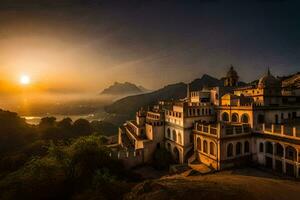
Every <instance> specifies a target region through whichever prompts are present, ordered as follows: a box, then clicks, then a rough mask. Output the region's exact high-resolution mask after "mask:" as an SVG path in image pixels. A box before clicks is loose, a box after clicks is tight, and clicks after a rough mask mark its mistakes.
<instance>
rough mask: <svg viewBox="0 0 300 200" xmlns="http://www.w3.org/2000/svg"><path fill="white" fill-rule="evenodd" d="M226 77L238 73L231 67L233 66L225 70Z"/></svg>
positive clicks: (234, 75) (236, 75) (235, 75)
mask: <svg viewBox="0 0 300 200" xmlns="http://www.w3.org/2000/svg"><path fill="white" fill-rule="evenodd" d="M227 77H238V74H237V72H236V71H235V70H234V69H233V66H231V67H230V69H229V71H228V72H227Z"/></svg>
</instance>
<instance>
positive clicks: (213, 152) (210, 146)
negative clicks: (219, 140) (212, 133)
mask: <svg viewBox="0 0 300 200" xmlns="http://www.w3.org/2000/svg"><path fill="white" fill-rule="evenodd" d="M209 153H210V154H211V155H213V156H215V155H216V151H215V144H214V143H213V142H210V143H209Z"/></svg>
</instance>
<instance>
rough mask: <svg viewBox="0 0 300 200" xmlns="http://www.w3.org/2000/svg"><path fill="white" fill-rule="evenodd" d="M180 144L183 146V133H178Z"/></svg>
mask: <svg viewBox="0 0 300 200" xmlns="http://www.w3.org/2000/svg"><path fill="white" fill-rule="evenodd" d="M178 143H179V144H182V137H181V133H178Z"/></svg>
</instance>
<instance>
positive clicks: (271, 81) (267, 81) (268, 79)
mask: <svg viewBox="0 0 300 200" xmlns="http://www.w3.org/2000/svg"><path fill="white" fill-rule="evenodd" d="M280 86H281V83H280V80H278V79H277V78H275V77H274V76H273V75H272V74H271V73H270V70H269V69H268V74H267V75H265V76H263V77H262V78H260V79H259V82H258V87H260V88H266V87H268V88H270V87H280Z"/></svg>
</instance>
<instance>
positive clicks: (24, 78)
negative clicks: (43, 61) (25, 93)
mask: <svg viewBox="0 0 300 200" xmlns="http://www.w3.org/2000/svg"><path fill="white" fill-rule="evenodd" d="M20 84H22V85H28V84H30V77H29V76H27V75H22V76H21V77H20Z"/></svg>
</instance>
